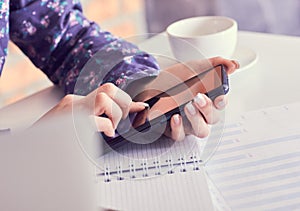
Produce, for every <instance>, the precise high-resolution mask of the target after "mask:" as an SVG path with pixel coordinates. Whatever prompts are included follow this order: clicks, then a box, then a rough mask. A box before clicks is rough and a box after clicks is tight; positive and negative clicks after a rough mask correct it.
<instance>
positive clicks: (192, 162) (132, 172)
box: [96, 153, 203, 182]
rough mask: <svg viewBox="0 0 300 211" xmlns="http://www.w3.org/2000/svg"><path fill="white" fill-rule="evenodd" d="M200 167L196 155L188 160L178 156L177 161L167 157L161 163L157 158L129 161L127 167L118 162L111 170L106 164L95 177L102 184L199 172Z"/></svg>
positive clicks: (184, 156) (200, 161)
mask: <svg viewBox="0 0 300 211" xmlns="http://www.w3.org/2000/svg"><path fill="white" fill-rule="evenodd" d="M150 161H151V162H150ZM138 162H139V163H138ZM200 165H203V162H202V160H201V159H199V156H198V154H196V153H193V154H192V155H191V156H189V157H188V158H187V156H186V155H180V156H179V157H178V158H177V159H173V157H172V156H168V157H167V159H166V160H163V161H162V160H161V159H159V158H154V159H142V160H130V161H129V163H128V166H127V165H126V166H124V164H121V163H120V162H118V163H117V165H116V166H114V168H111V166H110V164H106V165H105V167H104V170H102V171H100V172H99V171H98V172H97V173H96V176H97V177H102V178H103V180H104V182H111V181H113V180H117V181H122V180H126V179H142V178H149V177H153V176H159V175H163V174H174V173H179V172H182V173H184V172H188V171H198V170H200Z"/></svg>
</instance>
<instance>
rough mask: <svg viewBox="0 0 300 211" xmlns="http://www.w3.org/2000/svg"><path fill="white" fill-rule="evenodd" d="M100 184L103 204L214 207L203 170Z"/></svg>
mask: <svg viewBox="0 0 300 211" xmlns="http://www.w3.org/2000/svg"><path fill="white" fill-rule="evenodd" d="M98 184H99V190H100V194H99V195H100V201H99V203H100V204H101V206H103V207H108V208H113V209H116V210H131V211H135V210H137V211H140V210H149V211H150V210H151V211H152V210H203V211H207V210H214V208H213V205H212V201H211V197H210V193H209V191H208V186H207V182H206V179H205V175H204V171H203V170H202V169H199V170H198V171H193V172H180V173H177V174H167V175H163V176H159V177H153V178H150V179H135V180H123V181H115V182H110V183H103V182H99V183H98Z"/></svg>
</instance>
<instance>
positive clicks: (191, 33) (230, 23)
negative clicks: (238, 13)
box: [167, 16, 238, 61]
mask: <svg viewBox="0 0 300 211" xmlns="http://www.w3.org/2000/svg"><path fill="white" fill-rule="evenodd" d="M237 28H238V26H237V22H236V21H235V20H233V19H231V18H228V17H224V16H200V17H193V18H188V19H183V20H180V21H177V22H174V23H172V24H171V25H170V26H168V28H167V35H168V38H169V42H170V46H171V49H172V52H173V55H174V56H175V58H176V59H178V60H179V61H188V60H193V59H201V57H204V58H211V57H216V56H221V57H224V58H227V59H229V58H231V56H232V55H233V53H234V51H235V48H236V43H237V30H238V29H237Z"/></svg>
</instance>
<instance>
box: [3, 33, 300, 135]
mask: <svg viewBox="0 0 300 211" xmlns="http://www.w3.org/2000/svg"><path fill="white" fill-rule="evenodd" d="M140 46H141V48H142V49H144V50H148V51H149V52H150V53H152V51H155V52H156V50H153V49H160V50H159V51H157V53H160V54H162V53H164V52H163V51H165V52H168V51H169V46H168V42H167V39H166V37H165V36H159V37H154V38H151V39H149V40H147V41H146V42H144V43H142V44H141V45H140ZM238 46H240V47H243V46H244V47H250V48H251V49H253V50H254V51H255V52H256V53H257V54H258V56H259V58H258V60H257V62H256V64H255V65H253V66H252V67H250V68H248V69H246V70H244V71H240V72H239V71H237V72H236V73H235V74H233V75H232V76H231V77H230V86H231V91H230V93H229V95H230V100H229V105H228V107H227V110H226V117H227V118H229V119H230V118H235V117H236V116H237V115H239V114H240V113H241V112H245V111H250V110H256V109H259V108H264V107H269V106H276V105H282V104H286V103H292V102H297V101H299V100H300V94H299V93H297V90H298V89H297V88H298V87H297V84H298V80H299V78H300V71H299V70H298V66H299V64H298V56H299V55H300V38H299V37H289V36H281V35H272V34H261V33H252V32H239V36H238ZM161 49H163V50H161ZM62 96H63V94H62V92H61V91H60V90H59V89H58V88H56V87H49V88H47V89H45V90H43V91H41V92H38V93H36V94H34V95H32V96H30V97H28V98H25V99H23V100H21V101H19V102H17V103H14V104H11V105H9V106H7V107H4V108H2V109H1V110H0V117H1V118H0V128H8V127H9V128H11V129H12V130H18V129H23V128H26V127H28V126H29V125H31V124H32V123H33V122H34V121H36V120H37V119H38V118H39V117H40V116H41V115H43V114H44V113H45V112H46V111H48V110H49V109H50V108H51V107H53V106H54V105H55V104H56V103H57V102H58V101H59V100H60V99H61V98H62Z"/></svg>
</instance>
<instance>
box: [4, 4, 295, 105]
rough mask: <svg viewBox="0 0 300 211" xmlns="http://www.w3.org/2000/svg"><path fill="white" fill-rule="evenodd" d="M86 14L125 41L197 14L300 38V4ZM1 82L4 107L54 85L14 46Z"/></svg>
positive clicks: (96, 7)
mask: <svg viewBox="0 0 300 211" xmlns="http://www.w3.org/2000/svg"><path fill="white" fill-rule="evenodd" d="M81 2H82V4H83V9H84V14H85V15H86V16H87V17H88V18H89V19H90V20H93V21H95V22H97V23H98V24H99V25H100V26H101V27H102V28H104V29H106V30H108V31H110V32H112V33H113V34H115V35H118V36H120V37H128V36H132V35H137V34H145V33H159V32H162V31H164V30H165V28H166V27H167V26H168V25H169V24H170V23H172V22H174V21H176V20H179V19H182V18H187V17H193V16H205V15H224V16H229V17H232V18H234V19H236V20H237V22H238V24H239V30H246V31H255V32H265V33H274V34H284V35H293V36H299V35H300V1H299V0H285V1H282V0H243V1H241V0H81ZM8 54H9V56H8V58H7V61H6V64H5V68H4V70H3V73H2V76H1V78H0V108H1V107H3V106H5V105H7V104H9V103H12V102H15V101H17V100H19V99H21V98H23V97H25V96H28V95H30V94H32V93H34V92H36V91H38V90H41V89H43V88H46V87H48V86H49V85H51V82H49V80H48V79H47V78H46V77H45V75H44V74H43V73H42V72H41V71H39V70H38V69H37V68H35V67H34V66H33V65H32V64H31V62H30V61H29V60H28V59H27V58H26V57H25V56H23V55H22V53H21V52H20V50H19V49H18V48H17V47H15V46H14V45H13V44H12V43H10V44H9V53H8Z"/></svg>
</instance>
